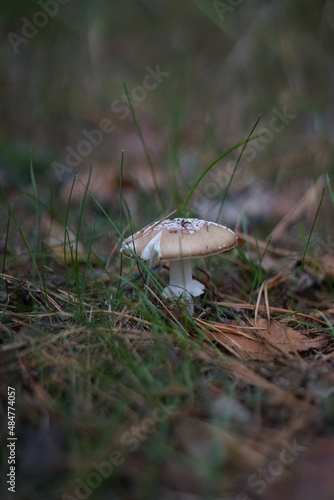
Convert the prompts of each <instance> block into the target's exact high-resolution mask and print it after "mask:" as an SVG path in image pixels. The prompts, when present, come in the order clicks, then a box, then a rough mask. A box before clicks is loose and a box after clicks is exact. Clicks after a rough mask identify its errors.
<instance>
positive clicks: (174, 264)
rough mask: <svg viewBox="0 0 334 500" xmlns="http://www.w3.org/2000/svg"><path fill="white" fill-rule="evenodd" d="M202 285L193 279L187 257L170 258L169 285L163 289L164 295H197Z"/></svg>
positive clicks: (200, 292)
mask: <svg viewBox="0 0 334 500" xmlns="http://www.w3.org/2000/svg"><path fill="white" fill-rule="evenodd" d="M204 288H205V287H204V285H202V283H200V282H199V281H197V280H193V277H192V268H191V262H190V260H189V259H182V260H181V259H180V260H171V261H170V266H169V286H168V287H166V288H165V289H164V291H163V296H164V297H171V296H176V297H179V296H180V295H182V294H184V295H185V296H188V295H189V294H190V295H192V296H193V297H197V296H198V295H201V294H202V293H203V292H204Z"/></svg>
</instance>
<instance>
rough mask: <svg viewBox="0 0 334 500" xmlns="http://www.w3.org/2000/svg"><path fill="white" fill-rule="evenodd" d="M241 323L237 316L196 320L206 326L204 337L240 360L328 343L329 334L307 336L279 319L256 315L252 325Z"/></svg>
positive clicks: (267, 356)
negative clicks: (224, 320)
mask: <svg viewBox="0 0 334 500" xmlns="http://www.w3.org/2000/svg"><path fill="white" fill-rule="evenodd" d="M250 322H251V326H245V325H241V324H240V323H239V322H238V321H237V320H232V321H231V322H230V323H228V324H226V323H214V322H209V321H202V320H201V321H199V322H198V323H199V324H200V325H201V326H202V327H205V328H206V329H207V330H208V334H207V335H208V338H209V339H210V340H212V341H213V342H217V343H219V344H220V345H222V346H223V347H224V348H225V349H227V350H228V351H229V352H231V353H232V354H234V355H235V356H236V357H238V358H240V359H244V360H250V359H251V360H261V361H269V360H272V359H275V358H276V357H277V356H279V355H285V356H292V355H293V354H297V353H298V352H304V351H308V350H309V349H320V348H321V347H323V346H325V345H326V344H327V343H328V340H329V338H330V337H329V336H327V335H321V336H318V337H315V338H310V337H308V336H307V335H306V333H307V332H306V331H301V330H294V329H293V328H291V327H289V326H287V325H286V324H285V323H284V322H283V321H274V320H272V321H270V323H269V324H268V322H267V320H266V319H264V318H260V319H259V320H258V321H257V325H255V322H254V320H250Z"/></svg>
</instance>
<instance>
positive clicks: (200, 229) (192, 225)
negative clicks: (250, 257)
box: [121, 218, 237, 261]
mask: <svg viewBox="0 0 334 500" xmlns="http://www.w3.org/2000/svg"><path fill="white" fill-rule="evenodd" d="M236 244H237V237H236V235H235V234H234V232H233V231H232V230H231V229H229V228H227V227H225V226H222V225H220V224H217V223H216V222H208V221H204V220H199V219H183V218H176V219H167V220H163V221H161V222H158V223H155V224H151V225H150V226H147V227H146V228H144V229H143V230H141V231H138V232H137V233H135V234H134V235H133V236H130V237H129V238H127V239H126V240H125V241H124V242H123V245H122V248H121V251H122V252H123V253H124V255H127V256H128V257H132V256H133V255H132V252H130V251H129V250H130V249H131V250H132V251H135V252H136V253H137V255H138V256H139V257H140V258H142V259H143V260H150V259H151V258H152V255H153V254H154V253H156V254H157V255H158V257H159V259H160V260H170V261H171V260H178V259H190V258H192V257H200V256H205V255H211V254H215V253H219V252H224V251H226V250H229V249H231V248H233V247H234V246H235V245H236Z"/></svg>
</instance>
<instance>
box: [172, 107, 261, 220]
mask: <svg viewBox="0 0 334 500" xmlns="http://www.w3.org/2000/svg"><path fill="white" fill-rule="evenodd" d="M260 119H261V115H260V116H259V118H258V119H257V120H256V123H255V125H254V127H253V128H252V130H251V132H250V134H249V136H248V137H247V139H245V140H243V141H241V142H238V144H236V145H235V146H232V147H231V148H229V149H228V150H227V151H225V153H223V154H222V155H220V156H218V158H216V159H215V161H213V162H212V163H211V164H210V165H209V166H208V167H207V168H206V169H205V170H204V172H202V173H201V175H200V176H199V177H198V179H197V181H196V182H195V183H194V185H193V187H192V188H191V190H190V192H189V194H188V196H187V198H186V201H185V202H184V205H183V207H182V208H181V210H180V217H184V212H185V210H186V208H187V206H188V205H189V202H190V200H191V198H192V196H193V194H194V192H195V190H196V188H197V186H198V185H199V183H200V182H201V181H202V180H203V178H204V177H205V176H206V174H207V173H208V172H210V170H211V169H212V167H214V166H215V165H216V164H217V163H218V162H219V161H220V160H222V159H223V158H225V157H226V156H227V155H229V154H230V153H232V152H233V151H235V150H236V149H238V148H239V147H240V146H243V149H242V152H241V154H240V155H239V159H238V162H237V164H236V166H235V167H234V171H233V174H232V176H234V174H235V171H236V169H237V166H238V163H239V161H240V158H241V155H242V153H243V151H244V149H245V147H246V145H247V144H248V142H249V141H250V138H251V136H252V134H253V132H254V130H255V127H256V126H257V124H258V123H259V121H260ZM231 178H232V177H231ZM229 186H230V183H229V185H228V188H229Z"/></svg>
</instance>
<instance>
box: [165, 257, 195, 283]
mask: <svg viewBox="0 0 334 500" xmlns="http://www.w3.org/2000/svg"><path fill="white" fill-rule="evenodd" d="M192 279H193V275H192V266H191V262H190V260H171V261H170V264H169V284H170V285H172V286H179V287H180V288H183V289H185V290H188V288H187V285H188V284H189V283H191V281H192Z"/></svg>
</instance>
